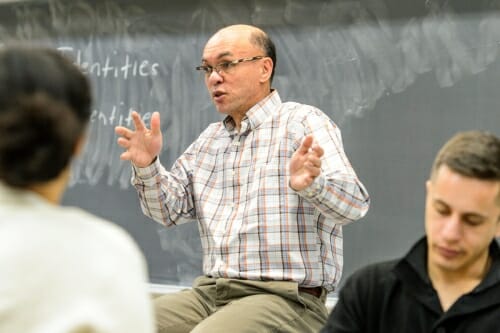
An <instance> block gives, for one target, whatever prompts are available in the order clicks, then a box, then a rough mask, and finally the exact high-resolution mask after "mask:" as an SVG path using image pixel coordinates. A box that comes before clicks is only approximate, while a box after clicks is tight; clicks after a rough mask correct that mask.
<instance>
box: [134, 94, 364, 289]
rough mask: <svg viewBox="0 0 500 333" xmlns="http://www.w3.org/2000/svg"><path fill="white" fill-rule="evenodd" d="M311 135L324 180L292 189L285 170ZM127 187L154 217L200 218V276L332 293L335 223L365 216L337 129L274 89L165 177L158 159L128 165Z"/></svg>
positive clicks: (338, 241) (338, 253) (203, 138)
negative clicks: (129, 184) (276, 282)
mask: <svg viewBox="0 0 500 333" xmlns="http://www.w3.org/2000/svg"><path fill="white" fill-rule="evenodd" d="M307 134H313V136H314V139H315V140H316V141H317V142H318V143H319V144H320V145H321V147H322V148H323V149H324V151H325V154H324V155H323V157H322V164H321V174H320V175H319V176H318V177H317V178H316V179H315V180H314V182H313V184H312V185H311V186H309V187H308V188H306V189H305V190H302V191H298V192H297V191H294V190H293V189H292V188H290V186H289V185H288V184H289V179H290V172H289V167H288V165H289V162H290V158H291V157H292V154H293V153H294V152H295V150H296V149H297V148H298V147H299V146H300V144H301V142H302V139H303V137H304V136H305V135H307ZM132 183H133V185H134V186H135V187H136V189H137V191H138V193H139V197H140V201H141V207H142V210H143V212H144V213H145V214H146V215H148V216H149V217H151V218H153V219H154V220H156V221H158V222H160V223H162V224H164V225H166V226H171V225H175V224H179V223H182V222H184V221H186V220H185V219H196V220H197V221H198V226H199V231H200V237H201V242H202V247H203V252H204V255H203V272H204V274H206V275H209V276H213V277H225V278H239V279H250V280H287V281H296V282H298V283H299V285H301V286H305V287H316V286H323V287H325V288H326V289H327V290H329V291H332V290H333V289H334V287H335V286H336V285H337V283H338V282H339V280H340V276H341V272H342V265H343V258H342V228H341V226H342V225H344V224H347V223H349V222H352V221H354V220H356V219H359V218H361V217H363V216H364V215H365V214H366V212H367V211H368V207H369V202H370V199H369V196H368V192H367V191H366V190H365V188H364V187H363V185H362V184H361V182H360V181H359V180H358V178H357V177H356V174H355V172H354V170H353V169H352V167H351V165H350V163H349V161H348V159H347V157H346V155H345V153H344V150H343V147H342V139H341V135H340V131H339V129H338V128H337V126H336V125H335V124H334V123H333V122H332V121H331V120H330V119H329V118H328V117H327V116H326V115H325V114H324V113H323V112H321V111H320V110H318V109H317V108H314V107H312V106H309V105H303V104H298V103H293V102H287V103H282V102H281V99H280V97H279V95H278V92H277V91H273V92H272V93H271V94H270V95H269V96H268V97H266V98H265V99H264V100H262V101H261V102H260V103H258V104H257V105H255V106H254V107H252V108H251V109H250V110H249V111H248V112H247V114H246V117H245V118H244V119H243V120H242V123H241V128H240V131H239V132H238V131H237V130H236V128H235V125H234V122H233V120H232V118H231V117H229V116H228V117H226V118H225V119H224V121H222V122H217V123H213V124H211V125H210V126H209V127H208V128H207V129H206V130H205V131H204V132H203V133H202V134H201V135H200V136H199V138H198V139H197V140H196V141H195V142H194V143H192V144H191V146H190V147H189V148H188V149H187V150H186V151H185V152H184V154H183V155H181V156H180V157H179V159H178V160H177V161H176V162H175V163H174V165H173V167H172V169H171V171H170V172H168V171H166V170H165V169H164V168H163V167H162V166H161V164H160V162H159V160H158V159H156V161H155V163H153V164H152V165H151V166H148V167H146V168H137V167H134V175H133V178H132Z"/></svg>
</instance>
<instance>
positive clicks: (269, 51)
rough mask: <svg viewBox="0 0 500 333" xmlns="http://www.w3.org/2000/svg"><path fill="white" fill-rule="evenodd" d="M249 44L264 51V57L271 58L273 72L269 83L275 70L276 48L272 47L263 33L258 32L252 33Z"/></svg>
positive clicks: (271, 42) (271, 43) (269, 40)
mask: <svg viewBox="0 0 500 333" xmlns="http://www.w3.org/2000/svg"><path fill="white" fill-rule="evenodd" d="M250 43H251V44H253V45H256V46H258V47H259V48H261V49H262V51H264V54H265V56H266V57H269V58H271V60H272V61H273V70H272V72H271V80H270V81H271V83H272V82H273V78H274V71H275V69H276V47H275V46H274V43H273V41H272V40H271V38H270V37H269V36H268V35H267V34H266V33H265V32H263V31H261V30H259V31H256V32H252V34H251V35H250Z"/></svg>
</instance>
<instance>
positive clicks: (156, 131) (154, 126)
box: [151, 111, 160, 136]
mask: <svg viewBox="0 0 500 333" xmlns="http://www.w3.org/2000/svg"><path fill="white" fill-rule="evenodd" d="M151 133H152V134H153V136H156V135H160V113H159V112H157V111H155V112H153V114H152V115H151Z"/></svg>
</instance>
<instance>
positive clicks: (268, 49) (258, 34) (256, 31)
mask: <svg viewBox="0 0 500 333" xmlns="http://www.w3.org/2000/svg"><path fill="white" fill-rule="evenodd" d="M221 40H224V41H232V40H246V41H248V45H249V46H250V47H255V48H258V49H260V50H261V51H262V52H263V54H264V55H265V56H266V57H269V58H271V60H272V62H273V70H272V74H271V80H270V81H271V82H272V80H273V77H274V71H275V68H276V48H275V46H274V43H273V41H272V40H271V39H270V38H269V36H268V35H267V33H265V32H264V31H263V30H262V29H260V28H257V27H255V26H253V25H247V24H235V25H230V26H227V27H224V28H222V29H220V30H218V31H217V32H216V33H215V34H214V35H213V36H212V37H210V39H209V40H208V42H207V44H206V46H205V48H207V47H210V45H213V44H216V43H218V42H220V41H221Z"/></svg>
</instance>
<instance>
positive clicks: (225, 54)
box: [201, 51, 233, 63]
mask: <svg viewBox="0 0 500 333" xmlns="http://www.w3.org/2000/svg"><path fill="white" fill-rule="evenodd" d="M230 55H233V54H232V53H231V52H229V51H226V52H222V53H219V54H218V55H217V58H216V59H220V58H223V57H226V56H230ZM201 62H203V63H206V62H207V59H205V58H201Z"/></svg>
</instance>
